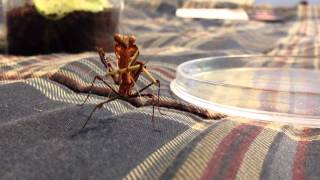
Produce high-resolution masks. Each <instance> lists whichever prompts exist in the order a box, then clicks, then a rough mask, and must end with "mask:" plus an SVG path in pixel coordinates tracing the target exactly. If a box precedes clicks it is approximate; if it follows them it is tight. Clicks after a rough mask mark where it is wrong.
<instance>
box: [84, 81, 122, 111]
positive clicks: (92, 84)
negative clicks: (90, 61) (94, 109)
mask: <svg viewBox="0 0 320 180" xmlns="http://www.w3.org/2000/svg"><path fill="white" fill-rule="evenodd" d="M96 80H100V81H102V82H103V83H104V84H105V85H107V86H108V87H109V88H110V89H111V90H112V91H113V92H114V93H115V94H116V95H119V94H118V92H117V91H116V90H115V89H113V88H112V86H110V85H109V84H108V83H107V82H106V81H105V80H103V77H102V76H99V75H97V76H95V77H94V79H93V81H92V83H91V86H90V89H89V93H88V95H87V97H86V99H85V100H84V102H83V103H82V104H80V106H83V105H84V104H85V103H86V102H87V101H88V99H89V97H90V95H91V94H92V93H91V91H92V88H93V86H94V83H95V81H96Z"/></svg>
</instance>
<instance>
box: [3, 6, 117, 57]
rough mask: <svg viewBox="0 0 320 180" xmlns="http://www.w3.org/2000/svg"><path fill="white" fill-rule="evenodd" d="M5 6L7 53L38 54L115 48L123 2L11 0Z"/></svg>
mask: <svg viewBox="0 0 320 180" xmlns="http://www.w3.org/2000/svg"><path fill="white" fill-rule="evenodd" d="M63 2H65V3H63ZM79 3H82V4H79ZM3 6H4V14H5V19H6V28H7V35H6V36H7V52H8V53H9V54H16V55H35V54H49V53H57V52H65V53H79V52H83V51H93V50H95V48H96V47H102V48H104V49H105V50H107V51H111V50H112V44H113V34H114V33H115V32H117V30H118V25H119V17H120V13H121V10H122V7H123V1H121V0H96V1H94V0H50V1H48V0H7V1H4V4H3ZM66 7H67V8H66Z"/></svg>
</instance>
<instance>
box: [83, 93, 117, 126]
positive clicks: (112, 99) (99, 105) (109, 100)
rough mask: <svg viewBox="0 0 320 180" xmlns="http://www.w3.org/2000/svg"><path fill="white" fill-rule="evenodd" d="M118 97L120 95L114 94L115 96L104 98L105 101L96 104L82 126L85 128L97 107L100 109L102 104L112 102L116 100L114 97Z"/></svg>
mask: <svg viewBox="0 0 320 180" xmlns="http://www.w3.org/2000/svg"><path fill="white" fill-rule="evenodd" d="M119 98H120V96H115V97H113V98H110V99H108V100H106V101H103V102H101V103H99V104H97V105H96V107H94V108H93V110H92V111H91V113H90V115H89V117H88V119H87V120H86V122H85V123H84V124H83V126H82V128H85V127H86V125H87V123H88V121H89V120H90V119H91V117H92V115H93V113H94V112H95V111H96V110H97V109H101V108H102V106H103V105H104V104H106V103H109V102H112V101H114V100H116V99H119Z"/></svg>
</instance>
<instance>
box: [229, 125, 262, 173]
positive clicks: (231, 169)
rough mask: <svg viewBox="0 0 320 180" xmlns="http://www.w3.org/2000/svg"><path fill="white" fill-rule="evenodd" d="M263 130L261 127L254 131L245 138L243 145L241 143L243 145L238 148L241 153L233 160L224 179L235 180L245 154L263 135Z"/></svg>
mask: <svg viewBox="0 0 320 180" xmlns="http://www.w3.org/2000/svg"><path fill="white" fill-rule="evenodd" d="M262 130H263V127H260V128H258V129H256V130H254V132H252V133H251V134H249V135H248V136H247V137H246V138H245V140H244V141H243V143H241V145H240V146H239V148H238V149H239V151H238V153H237V156H236V157H235V158H234V159H233V161H232V163H231V165H230V167H229V171H228V174H227V175H226V176H225V177H224V179H234V178H235V176H236V174H237V172H238V170H239V168H240V165H241V163H242V160H243V158H244V155H245V153H246V152H247V151H248V148H249V147H250V145H251V143H252V142H253V140H254V139H255V138H256V137H257V136H258V135H259V134H260V133H261V131H262Z"/></svg>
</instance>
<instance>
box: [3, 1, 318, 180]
mask: <svg viewBox="0 0 320 180" xmlns="http://www.w3.org/2000/svg"><path fill="white" fill-rule="evenodd" d="M319 10H320V9H319V8H318V7H310V8H309V9H307V10H306V11H305V18H302V19H300V20H297V21H292V22H289V23H287V24H283V25H279V24H264V23H260V22H235V23H231V24H230V23H222V22H212V21H210V22H208V21H193V20H181V19H177V18H175V17H171V16H166V15H164V16H161V17H158V16H155V14H152V13H154V12H148V10H144V11H136V10H134V9H131V8H128V9H126V11H125V13H124V15H123V16H124V20H123V21H122V24H123V25H122V27H123V28H122V31H123V32H130V33H132V34H135V35H136V36H137V41H138V44H139V47H140V49H141V54H143V56H141V58H140V59H141V60H144V61H149V60H150V61H149V63H148V67H149V69H150V70H151V72H152V73H153V74H154V76H155V77H156V78H158V79H159V80H160V81H161V83H162V88H161V92H162V93H161V94H162V96H161V98H162V99H174V100H175V99H176V97H175V96H174V95H173V94H172V93H171V92H170V90H169V83H170V81H171V80H172V79H173V78H174V74H175V70H176V66H177V65H178V64H179V63H181V62H184V61H188V60H191V59H194V58H199V57H206V56H217V55H232V54H243V53H251V54H257V53H266V54H270V55H273V54H276V55H285V56H289V55H316V56H318V54H317V53H318V50H319V46H318V41H317V38H315V37H316V36H318V35H319V34H318V33H319V31H318V27H319V26H318V23H316V22H317V21H318V19H319V12H320V11H319ZM133 18H134V19H135V20H132V19H133ZM287 60H288V61H290V62H287ZM313 60H314V61H312V62H303V63H302V62H299V63H298V62H294V61H292V59H291V58H284V59H283V61H281V62H270V63H277V64H278V65H279V66H289V67H291V66H303V67H305V68H308V69H310V68H311V69H317V68H318V59H317V58H314V59H313ZM40 72H41V73H40ZM103 73H104V69H103V66H102V64H101V63H100V62H99V60H98V56H97V55H96V54H95V53H85V54H79V55H66V54H56V55H49V56H34V57H15V56H4V55H3V56H2V57H1V58H0V74H1V76H0V77H1V80H2V81H1V85H0V89H1V94H0V114H1V118H0V142H1V143H0V149H1V150H0V166H1V168H0V177H1V179H19V178H26V179H44V178H50V179H61V178H63V179H120V178H124V179H200V178H201V179H213V178H214V179H316V178H317V177H319V176H320V174H319V173H320V171H319V169H320V167H319V165H318V164H319V163H318V161H319V153H318V152H319V149H318V147H319V137H320V136H319V134H320V132H319V130H318V129H316V128H304V127H294V126H289V125H279V124H274V123H261V122H255V121H249V120H247V119H243V118H238V117H226V118H222V119H220V120H212V119H204V118H202V117H200V116H199V115H197V114H193V113H190V112H186V111H180V110H178V109H172V108H170V107H166V108H161V110H162V111H164V113H165V114H164V115H161V114H160V113H159V112H157V111H156V112H155V118H156V126H157V128H158V129H160V132H155V131H154V129H153V128H152V124H151V121H150V120H151V116H152V107H151V106H142V107H139V108H137V107H134V106H133V105H131V104H130V103H128V102H125V101H121V100H119V101H114V102H112V103H109V104H107V105H105V106H104V107H103V110H101V111H98V112H96V113H95V115H94V118H93V119H92V120H91V121H90V122H89V124H88V126H87V128H85V129H83V130H79V129H80V126H81V125H82V124H83V122H84V121H85V120H86V118H87V117H88V114H89V113H90V111H91V110H92V108H93V107H94V105H95V104H97V103H98V102H101V101H102V100H106V99H107V97H103V96H97V95H93V96H92V97H91V98H90V101H89V102H88V103H87V104H85V105H84V106H83V107H78V106H76V104H80V103H82V102H83V100H84V98H85V97H86V94H84V93H75V92H74V91H73V90H72V89H70V88H72V87H74V86H68V84H67V83H66V82H67V81H63V80H62V79H61V78H57V75H59V74H60V75H61V74H62V75H63V77H68V78H69V79H72V80H74V82H76V84H82V85H88V84H89V83H90V82H91V81H92V78H93V77H94V75H96V74H103ZM36 77H37V78H36ZM58 77H61V76H58ZM145 84H147V81H146V79H145V78H141V80H140V81H139V84H138V86H139V87H142V86H143V85H145ZM97 86H98V87H101V88H102V89H103V85H102V84H101V83H100V84H99V83H98V84H97ZM150 90H156V89H153V88H151V89H150ZM226 93H227V92H226ZM261 96H264V95H261ZM270 98H271V99H276V98H277V97H270Z"/></svg>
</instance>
